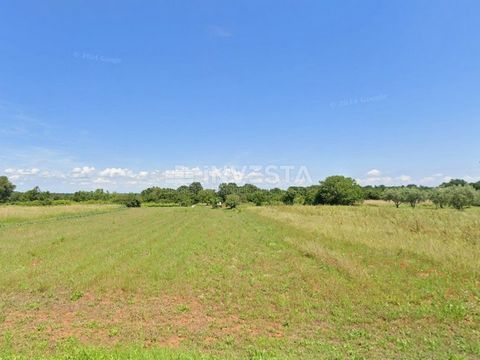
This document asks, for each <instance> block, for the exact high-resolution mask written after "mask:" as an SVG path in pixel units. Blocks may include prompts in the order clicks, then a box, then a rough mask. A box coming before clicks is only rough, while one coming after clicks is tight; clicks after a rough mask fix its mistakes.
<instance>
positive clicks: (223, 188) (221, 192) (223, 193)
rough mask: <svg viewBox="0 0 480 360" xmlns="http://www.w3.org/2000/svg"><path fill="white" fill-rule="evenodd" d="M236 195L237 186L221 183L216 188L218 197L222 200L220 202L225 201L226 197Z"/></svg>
mask: <svg viewBox="0 0 480 360" xmlns="http://www.w3.org/2000/svg"><path fill="white" fill-rule="evenodd" d="M231 194H238V185H237V184H235V183H228V184H227V183H222V184H220V186H219V187H218V196H220V197H221V198H222V201H225V200H226V199H227V196H228V195H231Z"/></svg>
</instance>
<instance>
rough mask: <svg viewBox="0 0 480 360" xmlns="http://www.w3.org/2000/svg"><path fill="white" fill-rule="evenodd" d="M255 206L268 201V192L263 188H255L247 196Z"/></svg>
mask: <svg viewBox="0 0 480 360" xmlns="http://www.w3.org/2000/svg"><path fill="white" fill-rule="evenodd" d="M248 201H251V202H253V203H254V204H255V205H256V206H261V205H263V204H265V203H266V202H267V201H268V192H267V191H265V190H257V191H255V192H254V193H253V194H251V196H250V197H249V198H248Z"/></svg>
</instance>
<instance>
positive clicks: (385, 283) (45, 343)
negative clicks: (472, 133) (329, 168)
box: [0, 203, 480, 359]
mask: <svg viewBox="0 0 480 360" xmlns="http://www.w3.org/2000/svg"><path fill="white" fill-rule="evenodd" d="M66 209H68V210H66ZM0 224H1V225H2V226H0V269H1V276H0V288H1V289H2V291H1V292H0V334H1V336H0V358H2V359H4V358H15V359H20V358H22V359H30V358H40V357H42V356H43V357H46V358H49V357H51V358H58V359H60V358H61V359H64V358H69V359H71V358H81V359H97V358H98V359H114V358H115V359H117V358H120V359H133V358H135V359H142V358H145V359H153V358H155V359H164V358H165V359H196V358H205V359H206V358H251V359H268V358H292V359H298V358H305V359H308V358H310V359H318V358H331V359H338V358H357V359H360V358H368V359H385V358H436V359H447V358H448V359H474V358H478V357H480V342H479V338H480V330H479V328H478V324H479V322H480V305H479V304H480V303H479V298H480V292H479V283H478V279H479V276H480V263H479V262H478V259H479V258H480V247H479V245H480V244H479V239H480V209H478V208H475V207H472V208H468V209H465V210H464V211H461V212H460V211H457V210H455V209H450V208H446V209H444V210H442V211H438V210H435V209H434V207H433V206H432V207H418V206H417V207H416V208H415V209H413V208H411V207H410V206H405V207H400V208H399V209H396V208H395V207H394V206H388V205H386V203H380V205H377V204H370V203H369V204H367V205H363V206H353V207H352V206H318V207H313V206H295V205H294V206H262V207H255V206H249V207H245V206H243V207H242V208H241V211H228V210H225V209H211V208H210V207H209V206H196V207H194V208H181V207H169V208H162V207H160V208H159V207H145V208H130V209H127V208H125V207H119V206H113V205H77V206H63V207H18V206H1V207H0Z"/></svg>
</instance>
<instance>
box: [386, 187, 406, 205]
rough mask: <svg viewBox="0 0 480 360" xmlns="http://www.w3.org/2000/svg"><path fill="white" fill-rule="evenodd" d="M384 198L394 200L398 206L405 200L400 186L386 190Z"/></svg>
mask: <svg viewBox="0 0 480 360" xmlns="http://www.w3.org/2000/svg"><path fill="white" fill-rule="evenodd" d="M382 199H383V200H385V201H391V202H393V203H394V204H395V207H397V208H398V207H399V206H400V204H401V203H402V202H404V201H405V197H404V193H403V192H402V190H401V189H398V188H396V189H387V190H385V191H384V192H383V194H382Z"/></svg>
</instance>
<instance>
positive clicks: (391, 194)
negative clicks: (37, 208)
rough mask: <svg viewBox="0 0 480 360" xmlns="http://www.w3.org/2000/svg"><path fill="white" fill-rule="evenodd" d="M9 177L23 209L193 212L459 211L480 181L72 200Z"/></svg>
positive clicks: (2, 195)
mask: <svg viewBox="0 0 480 360" xmlns="http://www.w3.org/2000/svg"><path fill="white" fill-rule="evenodd" d="M14 190H15V185H13V184H12V183H11V182H10V181H9V180H8V178H7V177H5V176H3V177H0V202H3V203H15V204H25V205H54V204H69V203H76V202H77V203H79V202H82V203H118V204H124V205H126V206H129V207H138V206H140V205H141V204H142V203H144V205H145V206H192V205H195V204H206V205H210V206H212V207H219V206H226V207H229V208H234V207H236V206H238V205H239V204H241V203H251V204H255V205H257V206H261V205H278V204H286V205H294V204H295V205H321V204H328V205H354V204H358V203H361V202H362V201H364V200H386V201H390V202H392V203H393V204H394V205H395V206H396V207H399V206H401V205H402V204H407V205H409V206H411V207H416V206H417V204H419V203H421V202H424V201H427V200H429V201H431V202H432V203H433V204H435V206H436V207H438V208H443V207H447V206H451V207H453V208H456V209H463V208H465V207H468V206H472V205H480V181H479V182H477V183H471V184H469V183H467V182H466V181H464V180H461V179H455V180H451V181H449V182H447V183H443V184H441V185H440V186H438V187H436V188H430V187H424V186H416V185H408V186H401V187H398V186H397V187H387V186H384V185H380V186H364V187H361V186H360V185H358V184H357V183H356V182H355V180H353V179H351V178H348V177H344V176H339V175H337V176H330V177H327V178H326V179H325V180H323V181H321V182H320V183H319V184H318V185H312V186H306V187H302V186H292V187H289V188H288V189H286V190H284V189H279V188H273V189H262V188H259V187H257V186H255V185H252V184H245V185H237V184H235V183H223V184H220V186H219V187H218V189H217V190H213V189H204V188H203V186H202V184H201V183H199V182H193V183H192V184H190V185H188V186H186V185H184V186H180V187H179V188H177V189H171V188H161V187H150V188H148V189H145V190H143V191H142V192H141V193H127V194H125V193H115V192H114V193H110V192H108V191H104V190H102V189H97V190H95V191H77V192H75V193H73V194H70V193H68V194H66V193H50V192H48V191H41V190H40V189H39V188H38V187H35V188H33V189H32V190H29V191H25V192H16V191H14Z"/></svg>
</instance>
